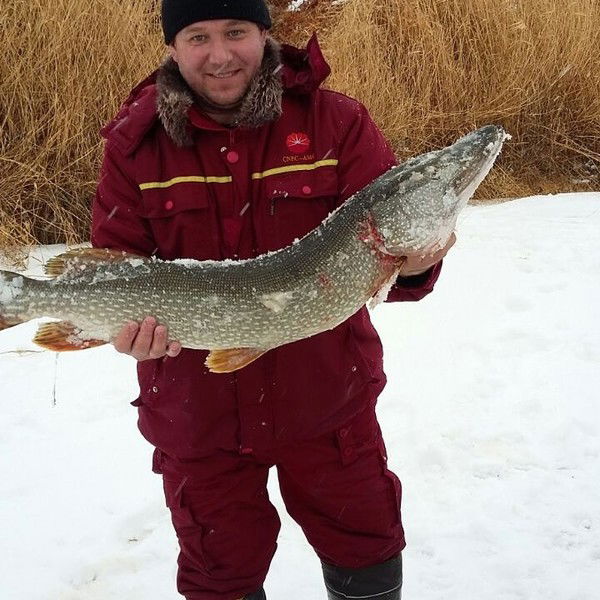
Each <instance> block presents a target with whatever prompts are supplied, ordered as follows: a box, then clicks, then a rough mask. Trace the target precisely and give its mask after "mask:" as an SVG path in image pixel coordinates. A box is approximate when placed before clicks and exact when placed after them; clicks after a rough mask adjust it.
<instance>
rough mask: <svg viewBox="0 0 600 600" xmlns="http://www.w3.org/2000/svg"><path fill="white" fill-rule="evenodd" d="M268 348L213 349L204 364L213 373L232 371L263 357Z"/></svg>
mask: <svg viewBox="0 0 600 600" xmlns="http://www.w3.org/2000/svg"><path fill="white" fill-rule="evenodd" d="M265 352H267V351H266V350H263V349H261V348H229V349H227V350H211V352H210V354H209V355H208V356H207V357H206V361H205V362H204V364H205V365H206V366H207V367H208V370H209V371H211V372H213V373H232V372H233V371H237V370H238V369H242V368H243V367H245V366H246V365H249V364H250V363H251V362H253V361H255V360H256V359H257V358H259V357H261V356H262V355H263V354H264V353H265Z"/></svg>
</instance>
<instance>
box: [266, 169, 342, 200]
mask: <svg viewBox="0 0 600 600" xmlns="http://www.w3.org/2000/svg"><path fill="white" fill-rule="evenodd" d="M264 185H265V193H266V195H267V197H271V198H281V199H282V200H283V199H284V198H287V197H288V196H289V197H291V198H322V197H335V196H337V195H338V179H337V173H336V172H335V170H334V169H333V168H330V167H327V168H321V169H314V170H309V171H291V172H287V173H280V174H278V175H271V176H269V177H266V178H265V180H264Z"/></svg>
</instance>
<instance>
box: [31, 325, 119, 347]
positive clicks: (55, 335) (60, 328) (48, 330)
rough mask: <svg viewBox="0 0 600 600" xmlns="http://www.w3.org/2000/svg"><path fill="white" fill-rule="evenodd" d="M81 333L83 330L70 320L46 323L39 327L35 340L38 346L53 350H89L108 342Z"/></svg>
mask: <svg viewBox="0 0 600 600" xmlns="http://www.w3.org/2000/svg"><path fill="white" fill-rule="evenodd" d="M80 333H81V330H80V329H78V328H77V327H75V325H73V323H70V322H69V321H56V322H53V323H44V324H42V325H40V326H39V327H38V330H37V333H36V334H35V337H34V338H33V341H34V343H36V344H37V345H38V346H41V347H42V348H45V349H46V350H52V351H53V352H71V351H74V350H87V349H88V348H95V347H96V346H102V345H104V344H106V343H108V342H106V341H105V340H94V339H84V338H82V337H80V335H79V334H80Z"/></svg>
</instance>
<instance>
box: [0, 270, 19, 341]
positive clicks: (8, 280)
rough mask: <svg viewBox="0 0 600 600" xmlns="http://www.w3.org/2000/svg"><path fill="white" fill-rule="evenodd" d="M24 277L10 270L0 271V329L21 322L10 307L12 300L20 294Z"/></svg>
mask: <svg viewBox="0 0 600 600" xmlns="http://www.w3.org/2000/svg"><path fill="white" fill-rule="evenodd" d="M24 281H25V278H24V277H23V276H22V275H19V274H18V273H12V272H11V271H0V331H2V330H4V329H8V328H9V327H14V326H15V325H19V324H20V323H23V320H22V319H20V318H19V317H18V316H17V315H16V314H15V313H14V312H13V309H12V308H11V304H12V302H13V300H14V299H15V298H16V297H17V296H20V295H21V292H22V291H23V283H24Z"/></svg>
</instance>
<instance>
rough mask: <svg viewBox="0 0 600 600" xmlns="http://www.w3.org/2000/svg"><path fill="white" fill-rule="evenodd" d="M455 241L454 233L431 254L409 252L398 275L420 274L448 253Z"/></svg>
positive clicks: (410, 275)
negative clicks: (443, 244)
mask: <svg viewBox="0 0 600 600" xmlns="http://www.w3.org/2000/svg"><path fill="white" fill-rule="evenodd" d="M454 242H456V235H454V234H452V235H451V236H450V239H449V240H448V242H447V243H446V245H445V246H444V247H443V248H441V249H440V250H437V251H436V252H434V253H433V254H425V255H422V254H409V255H407V256H406V260H405V261H404V264H403V265H402V267H401V269H400V272H399V275H400V277H412V276H413V275H421V273H425V271H427V270H429V269H431V267H433V265H435V264H437V263H439V262H440V260H442V258H444V256H446V254H448V250H450V248H452V246H454Z"/></svg>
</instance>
